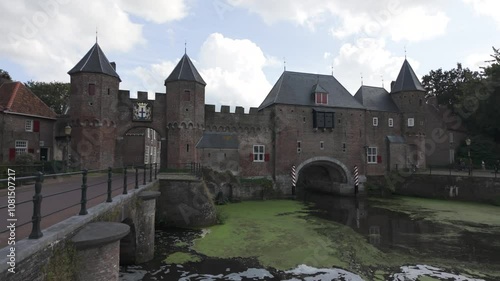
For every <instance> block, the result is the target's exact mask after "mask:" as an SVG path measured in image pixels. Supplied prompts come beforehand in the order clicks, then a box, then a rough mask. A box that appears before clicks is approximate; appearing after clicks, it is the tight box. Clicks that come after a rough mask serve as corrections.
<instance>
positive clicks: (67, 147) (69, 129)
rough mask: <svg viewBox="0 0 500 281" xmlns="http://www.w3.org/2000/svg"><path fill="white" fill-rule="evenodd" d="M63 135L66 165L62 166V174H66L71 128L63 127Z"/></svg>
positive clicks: (68, 126)
mask: <svg viewBox="0 0 500 281" xmlns="http://www.w3.org/2000/svg"><path fill="white" fill-rule="evenodd" d="M64 134H65V135H66V159H65V160H66V165H64V172H65V173H66V172H68V166H69V137H70V135H71V126H70V125H66V127H64Z"/></svg>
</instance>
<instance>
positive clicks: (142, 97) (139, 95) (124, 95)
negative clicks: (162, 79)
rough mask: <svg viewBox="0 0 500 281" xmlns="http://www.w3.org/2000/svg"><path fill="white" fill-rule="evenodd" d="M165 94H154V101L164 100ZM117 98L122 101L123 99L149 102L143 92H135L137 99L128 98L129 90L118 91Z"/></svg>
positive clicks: (146, 94)
mask: <svg viewBox="0 0 500 281" xmlns="http://www.w3.org/2000/svg"><path fill="white" fill-rule="evenodd" d="M165 96H166V94H165V93H155V99H154V100H161V99H165ZM118 97H119V98H120V100H123V99H124V98H128V99H131V100H150V99H149V98H148V92H145V91H137V97H136V98H131V97H130V90H120V91H119V92H118Z"/></svg>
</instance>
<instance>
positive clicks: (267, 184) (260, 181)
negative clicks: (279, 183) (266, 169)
mask: <svg viewBox="0 0 500 281" xmlns="http://www.w3.org/2000/svg"><path fill="white" fill-rule="evenodd" d="M240 183H242V184H244V183H248V184H253V185H260V186H262V187H264V188H265V189H272V188H273V181H272V180H269V179H266V178H250V179H244V178H242V179H240Z"/></svg>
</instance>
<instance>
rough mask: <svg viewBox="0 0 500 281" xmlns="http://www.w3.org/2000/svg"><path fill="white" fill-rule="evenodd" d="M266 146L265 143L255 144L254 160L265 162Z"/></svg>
mask: <svg viewBox="0 0 500 281" xmlns="http://www.w3.org/2000/svg"><path fill="white" fill-rule="evenodd" d="M265 151H266V150H265V147H264V146H263V145H254V146H253V162H264V154H265Z"/></svg>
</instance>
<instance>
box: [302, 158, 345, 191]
mask: <svg viewBox="0 0 500 281" xmlns="http://www.w3.org/2000/svg"><path fill="white" fill-rule="evenodd" d="M296 175H297V186H299V185H302V186H303V187H304V188H308V187H312V186H314V187H315V188H314V189H318V190H321V191H326V192H332V193H339V194H341V193H348V192H349V191H348V190H351V189H352V190H353V189H354V185H353V184H354V181H353V178H352V174H351V172H350V170H349V169H348V168H347V166H346V165H345V164H344V163H342V162H341V161H339V160H338V159H335V158H333V157H326V156H318V157H313V158H309V159H307V160H305V161H304V162H302V163H300V165H298V166H297V168H296ZM299 188H300V187H299Z"/></svg>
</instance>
